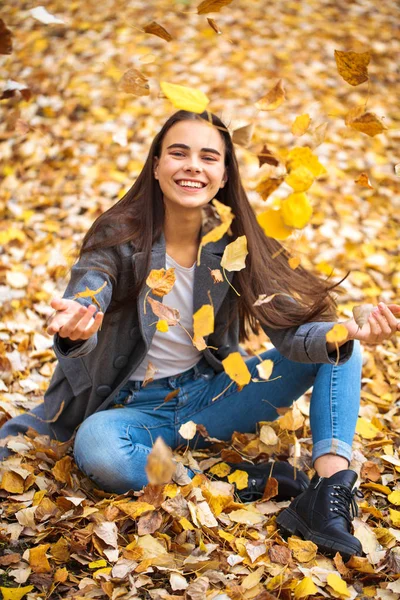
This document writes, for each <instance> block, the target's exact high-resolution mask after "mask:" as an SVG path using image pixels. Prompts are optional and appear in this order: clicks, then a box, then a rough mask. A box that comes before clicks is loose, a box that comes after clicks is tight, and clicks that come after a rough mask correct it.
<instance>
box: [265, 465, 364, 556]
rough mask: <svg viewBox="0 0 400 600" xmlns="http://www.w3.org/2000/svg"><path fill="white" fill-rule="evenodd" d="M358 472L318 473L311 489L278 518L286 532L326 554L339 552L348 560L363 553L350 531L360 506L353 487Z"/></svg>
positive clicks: (311, 484)
mask: <svg viewBox="0 0 400 600" xmlns="http://www.w3.org/2000/svg"><path fill="white" fill-rule="evenodd" d="M356 480H357V473H355V472H354V471H350V470H345V471H339V472H338V473H335V474H334V475H332V476H331V477H319V475H317V474H315V475H314V477H313V478H312V479H311V482H310V485H309V487H308V489H307V490H306V491H305V492H303V493H302V494H301V495H300V496H298V497H297V498H296V499H295V500H293V502H292V503H291V505H290V506H289V507H288V508H285V510H283V511H282V512H281V514H280V515H279V516H278V518H277V519H276V522H277V524H278V526H279V528H280V529H281V531H282V532H283V533H286V534H291V535H299V536H301V537H303V538H304V539H305V540H311V541H312V542H314V544H317V546H318V548H319V550H320V551H321V552H323V553H325V554H336V552H339V553H340V554H341V555H342V556H343V558H344V559H345V560H348V559H349V558H350V557H351V556H353V555H354V554H355V555H357V556H361V555H362V547H361V544H360V542H359V540H358V539H357V538H356V537H354V535H352V534H351V533H350V530H351V522H352V519H353V517H354V516H356V515H357V511H358V507H357V503H356V501H355V499H354V495H355V493H356V491H357V490H353V487H354V484H355V482H356Z"/></svg>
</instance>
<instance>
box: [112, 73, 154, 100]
mask: <svg viewBox="0 0 400 600" xmlns="http://www.w3.org/2000/svg"><path fill="white" fill-rule="evenodd" d="M118 89H119V90H121V91H122V92H126V93H127V94H133V95H134V96H148V95H149V94H150V86H149V84H148V79H147V77H145V76H144V75H143V74H142V73H141V72H140V71H138V70H137V69H128V71H126V72H125V73H124V74H123V76H122V78H121V80H120V81H119V83H118Z"/></svg>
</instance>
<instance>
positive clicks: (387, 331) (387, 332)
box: [374, 309, 392, 337]
mask: <svg viewBox="0 0 400 600" xmlns="http://www.w3.org/2000/svg"><path fill="white" fill-rule="evenodd" d="M378 310H379V309H378ZM374 316H375V318H376V320H377V321H378V323H379V325H380V328H381V333H382V334H383V335H384V336H385V337H390V336H391V335H392V328H391V327H390V325H389V323H388V321H387V319H386V317H385V316H384V315H383V314H381V313H379V312H377V313H375V314H374Z"/></svg>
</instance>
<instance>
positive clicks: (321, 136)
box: [312, 121, 328, 148]
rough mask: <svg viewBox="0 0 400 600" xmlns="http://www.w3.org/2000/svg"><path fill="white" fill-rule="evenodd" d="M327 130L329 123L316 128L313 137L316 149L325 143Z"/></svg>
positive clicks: (326, 122)
mask: <svg viewBox="0 0 400 600" xmlns="http://www.w3.org/2000/svg"><path fill="white" fill-rule="evenodd" d="M327 129H328V121H325V122H324V123H321V125H318V127H316V128H315V129H314V131H313V132H312V136H313V138H314V144H313V146H314V148H317V146H319V145H320V144H322V142H324V141H325V136H326V131H327Z"/></svg>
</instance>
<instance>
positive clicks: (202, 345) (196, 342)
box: [193, 336, 207, 352]
mask: <svg viewBox="0 0 400 600" xmlns="http://www.w3.org/2000/svg"><path fill="white" fill-rule="evenodd" d="M193 346H194V347H195V348H197V350H198V351H199V352H203V350H205V349H206V348H207V344H206V342H205V340H204V338H203V337H201V336H197V337H196V336H193Z"/></svg>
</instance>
